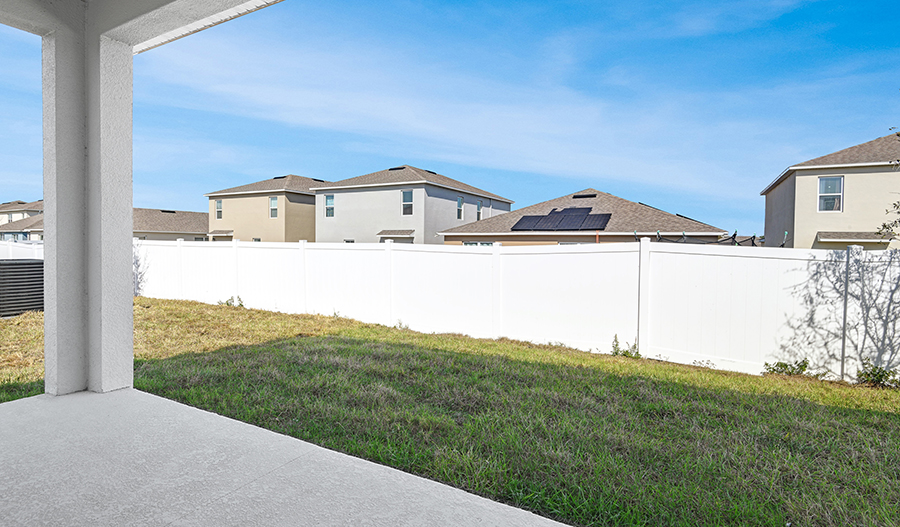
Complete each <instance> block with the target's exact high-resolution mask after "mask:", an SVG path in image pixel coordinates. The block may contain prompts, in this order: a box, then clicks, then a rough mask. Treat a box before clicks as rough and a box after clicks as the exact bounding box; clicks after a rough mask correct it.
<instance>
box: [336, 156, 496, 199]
mask: <svg viewBox="0 0 900 527" xmlns="http://www.w3.org/2000/svg"><path fill="white" fill-rule="evenodd" d="M417 181H426V182H428V183H432V184H434V185H439V186H442V187H450V188H453V189H456V190H461V191H463V192H467V193H469V194H475V195H478V196H484V197H487V198H491V199H496V200H499V201H504V202H506V203H513V201H512V200H509V199H506V198H504V197H502V196H498V195H496V194H492V193H490V192H487V191H485V190H481V189H480V188H477V187H473V186H472V185H467V184H465V183H463V182H462V181H457V180H455V179H451V178H448V177H447V176H444V175H441V174H438V173H437V172H432V171H431V170H423V169H421V168H416V167H412V166H409V165H403V166H399V167H394V168H389V169H387V170H380V171H378V172H372V173H371V174H365V175H362V176H357V177H352V178H350V179H342V180H341V181H338V182H336V183H328V184H324V185H323V184H319V185H318V186H319V187H324V188H337V187H356V186H363V185H367V186H368V185H371V186H377V185H396V184H398V183H413V182H417Z"/></svg>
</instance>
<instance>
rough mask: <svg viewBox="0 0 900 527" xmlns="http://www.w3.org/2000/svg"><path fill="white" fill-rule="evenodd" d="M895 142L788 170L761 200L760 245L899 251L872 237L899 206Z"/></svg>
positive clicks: (899, 149)
mask: <svg viewBox="0 0 900 527" xmlns="http://www.w3.org/2000/svg"><path fill="white" fill-rule="evenodd" d="M898 159H900V137H898V136H896V135H894V134H891V135H888V136H885V137H881V138H878V139H875V140H874V141H869V142H868V143H863V144H861V145H856V146H854V147H850V148H846V149H844V150H841V151H839V152H835V153H833V154H828V155H826V156H822V157H817V158H815V159H811V160H809V161H805V162H803V163H799V164H797V165H793V166H791V167H788V168H787V169H786V170H785V171H784V172H782V173H781V175H779V176H778V178H776V179H775V181H773V182H772V183H771V184H769V186H767V187H766V188H765V189H763V191H762V192H761V193H760V194H761V195H763V196H765V197H766V245H768V246H770V247H778V246H779V245H781V244H782V241H783V242H784V247H804V248H814V249H843V248H845V247H846V246H847V245H862V246H863V247H865V248H866V249H884V248H887V247H889V246H890V247H900V244H898V242H897V241H891V240H888V239H884V238H882V237H881V236H880V235H879V234H877V233H876V231H877V230H878V228H879V227H880V226H881V224H883V223H885V222H887V221H889V220H891V219H893V216H888V215H887V214H886V212H885V211H886V210H887V209H888V208H890V207H891V204H892V203H894V202H895V201H898V200H900V172H898V167H900V165H898V162H897V160H898Z"/></svg>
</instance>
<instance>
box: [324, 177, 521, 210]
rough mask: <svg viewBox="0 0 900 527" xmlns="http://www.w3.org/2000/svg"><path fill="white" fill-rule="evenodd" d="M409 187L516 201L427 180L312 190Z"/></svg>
mask: <svg viewBox="0 0 900 527" xmlns="http://www.w3.org/2000/svg"><path fill="white" fill-rule="evenodd" d="M409 185H431V186H432V187H440V188H445V189H448V190H455V191H456V192H462V193H463V194H471V195H473V196H478V197H480V198H486V199H492V200H494V201H502V202H503V203H510V204H512V203H515V201H512V200H509V199H506V198H501V197H499V196H488V195H487V194H482V193H479V192H472V191H471V190H463V189H461V188H457V187H451V186H450V185H441V184H440V183H435V182H433V181H427V180H425V179H422V180H418V181H398V182H396V183H369V184H367V185H346V186H340V187H316V188H314V189H312V190H313V191H314V192H318V191H320V190H345V189H357V188H378V187H405V186H409Z"/></svg>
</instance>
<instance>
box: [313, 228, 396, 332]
mask: <svg viewBox="0 0 900 527" xmlns="http://www.w3.org/2000/svg"><path fill="white" fill-rule="evenodd" d="M389 276H390V273H389V267H388V255H387V250H386V249H385V245H384V244H364V243H359V244H349V243H315V244H312V243H310V244H307V245H306V292H307V310H308V311H309V312H310V313H318V314H320V315H334V314H338V315H340V316H343V317H349V318H354V319H356V320H361V321H363V322H369V323H375V324H385V325H393V323H394V322H393V321H392V320H391V319H390V292H389V290H388V282H389V280H388V277H389Z"/></svg>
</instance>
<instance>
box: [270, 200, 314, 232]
mask: <svg viewBox="0 0 900 527" xmlns="http://www.w3.org/2000/svg"><path fill="white" fill-rule="evenodd" d="M284 198H285V201H284V203H285V207H284V211H285V212H284V218H285V231H284V241H286V242H297V241H300V240H306V241H308V242H314V241H316V197H315V196H307V195H305V194H294V193H290V192H289V193H285V194H284ZM280 205H281V202H280V201H279V206H280ZM280 212H281V209H279V213H280Z"/></svg>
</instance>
